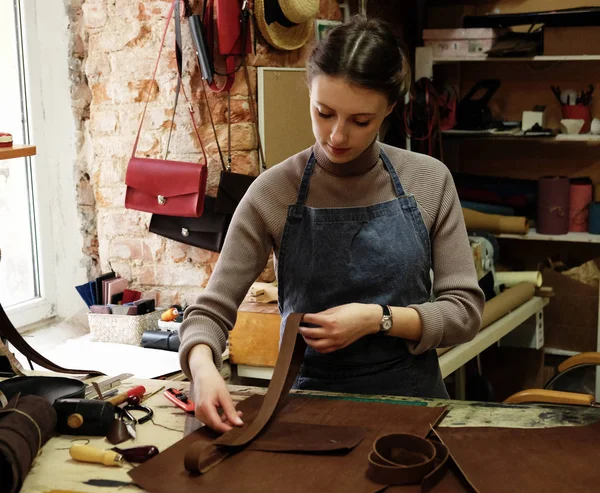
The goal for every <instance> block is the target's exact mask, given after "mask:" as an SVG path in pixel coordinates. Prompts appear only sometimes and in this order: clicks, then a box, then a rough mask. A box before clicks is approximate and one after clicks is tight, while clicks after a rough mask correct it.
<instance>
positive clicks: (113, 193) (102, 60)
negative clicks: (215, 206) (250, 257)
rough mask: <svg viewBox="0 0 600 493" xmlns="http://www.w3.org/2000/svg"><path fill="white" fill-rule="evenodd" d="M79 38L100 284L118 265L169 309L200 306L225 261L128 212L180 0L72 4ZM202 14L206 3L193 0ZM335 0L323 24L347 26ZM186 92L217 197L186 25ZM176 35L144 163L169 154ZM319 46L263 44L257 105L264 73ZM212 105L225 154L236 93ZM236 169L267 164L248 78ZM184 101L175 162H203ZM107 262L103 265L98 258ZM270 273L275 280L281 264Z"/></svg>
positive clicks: (75, 56) (90, 243)
mask: <svg viewBox="0 0 600 493" xmlns="http://www.w3.org/2000/svg"><path fill="white" fill-rule="evenodd" d="M67 1H70V4H69V11H70V18H71V31H72V39H73V43H72V45H73V49H72V60H73V67H74V68H73V77H72V79H73V100H74V111H75V112H76V114H78V115H79V116H80V121H81V125H80V135H79V136H78V139H79V141H78V144H79V147H80V159H79V163H78V166H79V173H80V177H81V179H80V186H79V193H78V197H79V207H80V212H81V215H82V216H83V217H84V218H85V221H84V224H85V226H84V228H85V231H84V234H85V248H86V253H88V254H89V256H90V259H92V260H91V262H90V266H89V270H90V277H92V276H94V275H95V274H97V271H98V269H99V268H101V270H103V271H106V270H107V269H108V268H109V263H110V265H111V266H112V267H113V268H114V269H115V270H116V271H118V272H119V273H120V274H121V275H122V276H124V277H125V278H127V279H128V280H130V283H131V285H132V286H133V287H134V288H139V289H141V290H143V291H144V292H146V293H148V294H155V295H156V297H157V301H158V302H159V303H160V304H161V305H168V304H171V303H181V302H185V301H187V302H190V301H191V300H193V298H194V297H195V296H196V294H197V293H198V291H199V289H200V288H202V287H204V286H206V283H207V281H208V279H209V277H210V275H211V273H212V269H213V267H214V265H215V262H216V260H217V258H218V255H217V254H215V253H212V252H208V251H203V250H199V249H197V248H193V247H189V246H187V245H183V244H180V243H177V242H174V241H170V240H167V239H165V238H162V237H160V236H156V235H154V234H151V233H148V223H149V221H150V214H147V213H143V212H137V211H132V210H127V209H125V208H124V206H123V204H124V196H125V185H124V180H125V171H126V167H127V162H128V160H129V158H130V155H131V150H132V147H133V142H134V139H135V135H136V133H137V129H138V125H139V118H140V115H141V111H142V109H143V101H144V100H145V94H146V87H147V86H148V84H149V83H150V76H151V72H152V69H153V67H154V62H155V59H156V55H157V52H158V45H159V42H160V36H161V34H162V31H163V28H164V22H165V16H166V14H167V12H168V9H169V6H170V3H171V2H170V0H67ZM191 3H192V7H193V8H194V9H196V8H197V5H195V4H199V3H200V2H199V1H196V2H191ZM340 17H341V14H340V12H339V8H338V5H337V2H336V1H335V0H321V13H320V18H323V19H339V18H340ZM183 35H184V45H185V46H186V47H187V49H186V50H185V53H184V67H185V73H186V77H185V82H184V84H185V88H186V91H187V92H188V94H190V95H191V97H192V100H193V102H194V106H195V108H196V109H198V108H199V109H200V110H199V111H196V114H197V116H198V117H199V119H200V122H201V128H200V133H201V135H202V138H203V140H204V143H205V145H206V148H207V151H208V153H209V155H210V156H209V179H208V188H209V192H214V190H215V187H216V185H217V183H218V179H219V171H220V165H219V161H218V158H217V149H216V145H215V142H214V138H213V134H212V129H211V127H210V124H209V120H208V117H207V113H206V110H205V108H204V107H203V104H202V97H201V96H202V93H201V89H200V87H201V86H200V83H201V79H200V75H199V72H198V68H197V64H196V62H195V60H194V58H193V53H192V42H191V39H190V36H189V30H188V27H187V23H186V24H185V25H184V26H183ZM173 38H174V31H173V27H171V30H170V33H169V35H168V36H167V42H166V49H165V51H164V52H163V60H162V62H161V65H160V66H159V72H158V75H157V80H156V83H155V85H154V86H153V87H152V88H151V89H152V90H151V102H150V106H149V108H148V113H147V114H146V119H145V121H144V128H143V130H142V138H141V139H140V145H139V148H138V156H152V157H159V156H164V152H165V146H166V141H167V137H168V133H169V128H170V125H171V116H172V106H173V99H174V91H175V78H174V69H175V60H174V54H173V50H172V49H170V47H172V46H173ZM309 49H310V47H308V46H307V47H305V48H303V49H300V50H297V51H296V52H291V53H283V52H277V51H276V50H273V49H271V48H270V47H269V46H268V45H266V43H264V41H263V40H262V39H261V38H260V36H259V39H258V47H257V54H256V57H250V60H249V64H250V65H251V67H250V76H251V78H252V80H253V91H254V97H255V98H256V69H255V68H254V67H256V66H265V65H268V66H302V65H303V64H304V61H305V59H306V56H307V54H308V53H309ZM209 98H210V102H211V107H212V111H213V116H214V118H215V120H216V121H215V123H216V125H217V133H218V135H219V142H220V144H221V147H222V149H226V147H227V124H226V122H227V117H226V96H225V95H218V94H210V93H209ZM231 100H232V142H231V149H232V156H233V169H234V171H238V172H243V173H248V174H257V173H258V161H257V153H256V150H255V149H256V142H255V137H254V130H253V123H252V118H251V115H250V111H249V106H248V92H247V89H246V85H245V83H244V79H243V75H242V74H241V73H240V74H238V76H237V78H236V83H235V85H234V87H233V89H232V93H231ZM181 101H182V99H180V104H179V108H178V109H177V114H176V116H175V125H174V129H173V136H172V140H171V147H170V157H171V158H173V159H182V160H189V161H198V160H199V158H200V153H199V151H200V148H199V145H198V143H197V141H196V138H195V136H194V134H193V130H192V127H191V122H190V118H189V114H188V113H187V110H186V107H185V104H182V102H181ZM97 259H98V260H99V264H100V265H99V267H98V266H97V265H96V262H94V261H95V260H97ZM263 276H264V277H265V278H267V279H269V278H271V279H272V278H273V271H272V266H268V267H267V269H265V273H263Z"/></svg>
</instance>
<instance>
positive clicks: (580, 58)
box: [433, 55, 600, 64]
mask: <svg viewBox="0 0 600 493" xmlns="http://www.w3.org/2000/svg"><path fill="white" fill-rule="evenodd" d="M594 61H600V55H562V56H543V55H542V56H534V57H510V58H500V57H480V58H476V57H472V58H471V57H463V58H434V59H433V63H435V64H443V63H459V62H480V63H481V62H594Z"/></svg>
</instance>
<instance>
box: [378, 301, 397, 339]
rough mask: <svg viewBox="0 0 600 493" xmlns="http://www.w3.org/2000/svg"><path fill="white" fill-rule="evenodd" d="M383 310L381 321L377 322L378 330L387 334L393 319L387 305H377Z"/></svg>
mask: <svg viewBox="0 0 600 493" xmlns="http://www.w3.org/2000/svg"><path fill="white" fill-rule="evenodd" d="M379 306H380V307H381V309H382V310H383V316H382V317H381V322H379V332H380V333H382V334H384V335H385V334H387V333H388V332H389V331H390V329H391V328H392V325H394V320H393V319H392V310H391V309H390V307H389V306H387V305H379Z"/></svg>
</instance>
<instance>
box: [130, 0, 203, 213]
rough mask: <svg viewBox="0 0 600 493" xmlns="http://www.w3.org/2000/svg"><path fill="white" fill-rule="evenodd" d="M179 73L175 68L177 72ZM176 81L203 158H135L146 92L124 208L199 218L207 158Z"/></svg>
mask: <svg viewBox="0 0 600 493" xmlns="http://www.w3.org/2000/svg"><path fill="white" fill-rule="evenodd" d="M179 1H180V0H174V1H173V4H172V6H171V9H170V10H169V13H168V15H167V24H166V26H165V32H164V33H163V37H162V41H161V44H160V50H159V52H158V58H157V60H156V66H155V68H154V73H153V75H152V83H151V84H150V85H149V86H148V87H151V86H152V84H153V83H154V80H155V78H156V71H157V69H158V62H159V60H160V56H161V54H162V50H163V45H164V42H165V37H166V34H167V30H168V26H169V23H170V21H171V18H172V17H173V11H174V9H175V5H176V4H177V2H179ZM178 73H179V71H178ZM178 76H179V82H178V83H179V84H180V85H181V88H182V91H183V94H184V96H185V99H186V101H187V106H188V109H189V112H190V116H191V118H192V126H193V127H194V132H195V134H196V137H197V138H198V141H199V142H200V147H201V148H202V155H203V158H204V159H203V161H202V162H201V163H190V162H185V161H167V160H166V159H151V158H140V157H136V156H135V153H136V150H137V146H138V143H139V140H140V133H141V131H142V125H143V123H144V117H145V115H146V110H147V108H148V101H149V99H150V92H149V91H148V96H147V98H146V104H145V106H144V111H143V113H142V119H141V121H140V127H139V129H138V133H137V137H136V139H135V143H134V145H133V152H132V154H131V159H130V160H129V163H128V165H127V174H126V176H125V183H126V185H127V191H126V193H125V207H126V208H127V209H134V210H138V211H143V212H151V213H155V214H161V215H164V216H182V217H199V216H201V215H202V212H203V208H204V196H205V194H206V179H207V167H206V163H207V159H206V151H205V149H204V145H203V143H202V139H201V138H200V134H199V132H198V128H197V126H196V121H195V119H194V113H193V110H192V106H191V104H190V102H189V100H188V97H187V94H186V93H185V89H184V88H183V84H181V74H179V75H178Z"/></svg>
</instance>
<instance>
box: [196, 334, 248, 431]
mask: <svg viewBox="0 0 600 493" xmlns="http://www.w3.org/2000/svg"><path fill="white" fill-rule="evenodd" d="M189 362H190V369H191V371H192V378H193V385H194V396H195V398H196V418H198V419H199V420H200V421H202V422H203V423H204V424H205V425H207V426H208V427H209V428H212V429H213V430H215V431H217V432H220V433H225V432H226V431H229V430H231V428H232V427H233V426H242V425H243V424H244V423H243V421H242V420H241V418H240V416H241V415H242V413H241V411H236V409H235V407H234V405H233V400H232V399H231V395H230V394H229V390H227V385H226V384H225V380H223V377H222V376H221V374H220V373H219V371H218V370H217V368H216V367H215V364H214V362H213V359H212V351H211V349H210V348H209V347H208V346H205V345H198V346H196V347H194V348H193V349H192V350H191V351H190V356H189Z"/></svg>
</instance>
